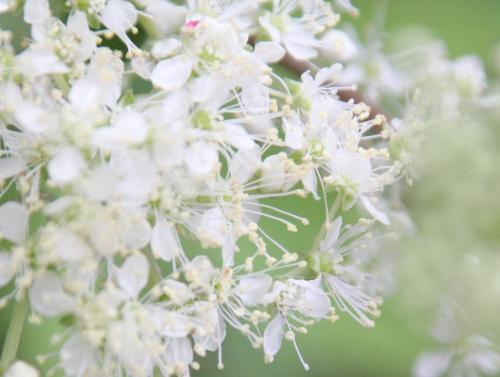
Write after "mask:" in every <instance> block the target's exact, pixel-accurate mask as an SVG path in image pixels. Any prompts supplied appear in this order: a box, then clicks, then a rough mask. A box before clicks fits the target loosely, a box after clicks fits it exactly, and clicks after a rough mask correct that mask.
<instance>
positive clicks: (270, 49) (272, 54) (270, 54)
mask: <svg viewBox="0 0 500 377" xmlns="http://www.w3.org/2000/svg"><path fill="white" fill-rule="evenodd" d="M285 53H286V50H285V49H284V48H283V47H281V45H280V44H278V43H276V42H259V43H257V44H256V45H255V55H257V57H258V58H259V59H261V60H262V61H263V62H265V63H276V62H279V61H280V60H281V59H283V57H284V56H285Z"/></svg>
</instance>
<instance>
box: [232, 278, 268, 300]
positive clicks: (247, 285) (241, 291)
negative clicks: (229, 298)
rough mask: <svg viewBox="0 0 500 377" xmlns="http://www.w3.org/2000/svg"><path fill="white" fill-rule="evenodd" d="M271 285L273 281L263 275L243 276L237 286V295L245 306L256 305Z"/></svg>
mask: <svg viewBox="0 0 500 377" xmlns="http://www.w3.org/2000/svg"><path fill="white" fill-rule="evenodd" d="M272 284H273V279H272V278H271V277H270V276H269V275H266V274H264V273H257V274H254V275H249V276H245V277H243V278H242V279H241V280H240V283H239V284H238V288H237V293H238V296H239V297H240V298H241V300H242V301H243V303H244V304H245V305H258V304H260V303H261V302H262V298H263V297H264V296H265V295H266V294H267V293H268V292H269V290H270V289H271V285H272Z"/></svg>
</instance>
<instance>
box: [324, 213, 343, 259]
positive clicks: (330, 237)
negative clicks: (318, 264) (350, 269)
mask: <svg viewBox="0 0 500 377" xmlns="http://www.w3.org/2000/svg"><path fill="white" fill-rule="evenodd" d="M341 228H342V217H341V216H339V217H337V218H336V219H335V220H333V221H332V223H331V224H330V229H328V232H327V233H326V237H325V239H324V240H323V241H322V242H321V251H328V250H330V249H332V248H333V247H334V246H335V242H337V240H338V238H339V235H340V229H341Z"/></svg>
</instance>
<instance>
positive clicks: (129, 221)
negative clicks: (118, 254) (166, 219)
mask: <svg viewBox="0 0 500 377" xmlns="http://www.w3.org/2000/svg"><path fill="white" fill-rule="evenodd" d="M119 227H120V241H121V242H122V244H123V247H125V248H126V249H142V248H143V247H144V246H146V245H147V244H148V243H149V239H150V235H151V226H150V225H149V222H147V221H146V219H144V218H143V217H142V216H141V215H139V214H137V215H135V214H131V215H130V216H125V217H123V218H122V219H121V221H120V224H119Z"/></svg>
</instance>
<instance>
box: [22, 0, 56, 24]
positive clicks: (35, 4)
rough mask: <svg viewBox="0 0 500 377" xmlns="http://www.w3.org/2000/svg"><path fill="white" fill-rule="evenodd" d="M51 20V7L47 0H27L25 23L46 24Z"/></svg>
mask: <svg viewBox="0 0 500 377" xmlns="http://www.w3.org/2000/svg"><path fill="white" fill-rule="evenodd" d="M49 18H50V7H49V2H48V1H47V0H26V3H25V4H24V21H25V22H26V23H28V24H34V23H37V22H44V21H46V20H47V19H49Z"/></svg>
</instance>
